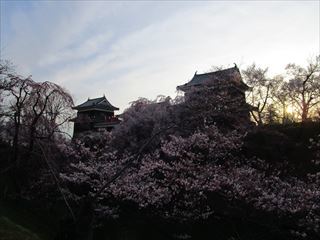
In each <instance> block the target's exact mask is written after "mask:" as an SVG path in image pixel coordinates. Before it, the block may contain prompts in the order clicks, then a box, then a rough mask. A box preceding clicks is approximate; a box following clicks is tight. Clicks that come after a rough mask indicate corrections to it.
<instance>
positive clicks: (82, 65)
mask: <svg viewBox="0 0 320 240" xmlns="http://www.w3.org/2000/svg"><path fill="white" fill-rule="evenodd" d="M319 15H320V3H319V1H301V2H300V1H204V2H201V1H164V2H160V1H157V2H150V1H124V2H119V1H117V2H115V1H114V2H113V1H4V0H1V2H0V20H1V24H0V27H1V29H0V34H1V35H0V40H1V42H0V51H1V52H0V56H1V59H5V60H10V61H11V62H12V63H13V64H14V65H15V66H16V71H17V72H18V73H20V74H21V75H24V76H28V75H32V77H33V79H34V80H35V81H52V82H55V83H57V84H60V85H62V86H63V87H65V88H66V89H67V90H68V91H69V92H70V93H71V95H72V96H73V98H74V100H75V103H76V104H80V103H82V102H84V101H85V100H87V98H88V97H90V98H95V97H100V96H102V95H103V94H105V95H106V97H107V98H108V99H109V101H110V102H111V103H112V104H113V105H115V106H117V107H120V111H119V112H118V113H120V112H122V111H123V110H124V109H125V108H127V107H128V106H129V103H130V102H132V101H134V100H137V99H138V98H139V97H146V98H150V99H155V98H156V96H157V95H169V96H171V97H174V96H175V95H176V86H177V85H181V84H184V83H186V82H187V81H189V80H190V79H191V78H192V77H193V75H194V73H195V71H198V73H201V72H205V71H208V70H209V69H210V68H212V66H225V67H230V66H233V63H236V64H237V65H238V67H239V68H240V69H243V68H245V67H246V66H248V65H250V64H252V63H253V62H255V63H256V64H257V65H258V66H261V67H269V70H270V74H279V73H283V72H284V67H285V65H286V64H288V63H298V64H302V65H304V64H306V61H307V59H308V58H310V57H314V56H316V55H317V54H319V53H320V46H319V44H320V26H319V22H320V16H319Z"/></svg>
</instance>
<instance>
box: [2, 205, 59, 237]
mask: <svg viewBox="0 0 320 240" xmlns="http://www.w3.org/2000/svg"><path fill="white" fill-rule="evenodd" d="M49 217H50V216H46V215H45V214H43V213H39V212H37V210H35V209H34V208H32V207H30V206H25V205H24V206H22V205H19V204H12V203H10V204H9V203H5V202H0V239H1V240H52V239H53V236H54V231H55V227H54V226H53V225H51V224H50V219H49Z"/></svg>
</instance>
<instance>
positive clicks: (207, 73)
mask: <svg viewBox="0 0 320 240" xmlns="http://www.w3.org/2000/svg"><path fill="white" fill-rule="evenodd" d="M231 69H237V67H236V66H235V67H230V68H225V69H221V70H217V71H213V72H206V73H200V74H195V76H202V75H209V74H213V73H218V72H224V71H228V70H231Z"/></svg>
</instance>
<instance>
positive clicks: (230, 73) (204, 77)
mask: <svg viewBox="0 0 320 240" xmlns="http://www.w3.org/2000/svg"><path fill="white" fill-rule="evenodd" d="M217 81H219V82H220V83H221V82H224V81H226V82H234V83H236V84H237V85H239V86H241V87H243V88H244V89H248V88H249V87H248V86H247V85H246V84H245V83H244V82H243V81H242V78H241V74H240V71H239V69H238V67H237V66H234V67H232V68H227V69H223V70H219V71H215V72H209V73H203V74H197V72H196V73H195V74H194V76H193V78H192V79H191V80H190V81H189V82H187V83H185V84H183V85H180V86H178V87H177V90H182V91H186V90H188V89H190V88H191V87H194V86H200V85H205V84H214V82H217Z"/></svg>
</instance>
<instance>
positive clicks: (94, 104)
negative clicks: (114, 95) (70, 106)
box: [74, 96, 119, 111]
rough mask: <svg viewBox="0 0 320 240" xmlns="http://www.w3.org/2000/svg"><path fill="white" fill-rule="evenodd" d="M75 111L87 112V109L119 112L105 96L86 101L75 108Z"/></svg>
mask: <svg viewBox="0 0 320 240" xmlns="http://www.w3.org/2000/svg"><path fill="white" fill-rule="evenodd" d="M74 109H76V110H89V109H97V110H106V111H114V110H119V108H117V107H115V106H113V105H112V104H111V103H110V102H109V101H108V100H107V99H106V97H105V96H103V97H100V98H93V99H88V100H87V101H86V102H84V103H82V104H80V105H78V106H75V107H74Z"/></svg>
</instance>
